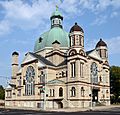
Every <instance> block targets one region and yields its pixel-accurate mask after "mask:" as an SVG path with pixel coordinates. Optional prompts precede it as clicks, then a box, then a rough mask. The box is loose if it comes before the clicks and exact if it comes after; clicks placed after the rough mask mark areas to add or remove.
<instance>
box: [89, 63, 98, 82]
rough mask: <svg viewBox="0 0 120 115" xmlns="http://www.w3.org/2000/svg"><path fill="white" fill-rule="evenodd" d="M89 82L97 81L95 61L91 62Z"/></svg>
mask: <svg viewBox="0 0 120 115" xmlns="http://www.w3.org/2000/svg"><path fill="white" fill-rule="evenodd" d="M91 82H92V83H98V66H97V64H96V63H95V62H93V63H92V64H91Z"/></svg>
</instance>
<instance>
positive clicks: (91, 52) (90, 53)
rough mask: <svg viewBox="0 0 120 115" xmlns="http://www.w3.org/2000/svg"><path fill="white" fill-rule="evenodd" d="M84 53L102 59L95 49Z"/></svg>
mask: <svg viewBox="0 0 120 115" xmlns="http://www.w3.org/2000/svg"><path fill="white" fill-rule="evenodd" d="M86 54H87V55H88V56H89V57H91V58H94V59H96V60H99V61H102V58H101V57H100V55H99V54H98V52H97V51H96V50H95V49H93V50H90V51H87V52H86Z"/></svg>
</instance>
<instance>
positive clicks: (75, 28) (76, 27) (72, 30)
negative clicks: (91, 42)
mask: <svg viewBox="0 0 120 115" xmlns="http://www.w3.org/2000/svg"><path fill="white" fill-rule="evenodd" d="M74 31H81V32H83V33H84V31H83V29H82V28H81V27H80V26H78V25H77V23H75V25H74V26H73V27H72V28H71V29H70V33H71V32H74Z"/></svg>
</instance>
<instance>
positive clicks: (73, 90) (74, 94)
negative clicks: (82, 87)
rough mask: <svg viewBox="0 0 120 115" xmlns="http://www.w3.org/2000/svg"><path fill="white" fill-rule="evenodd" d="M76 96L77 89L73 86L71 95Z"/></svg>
mask: <svg viewBox="0 0 120 115" xmlns="http://www.w3.org/2000/svg"><path fill="white" fill-rule="evenodd" d="M75 96H76V89H75V87H72V88H71V97H75Z"/></svg>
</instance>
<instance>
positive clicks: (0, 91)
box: [0, 85, 5, 100]
mask: <svg viewBox="0 0 120 115" xmlns="http://www.w3.org/2000/svg"><path fill="white" fill-rule="evenodd" d="M0 99H2V100H4V99H5V89H4V88H3V86H2V85H0Z"/></svg>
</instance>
